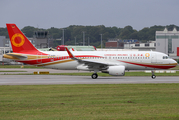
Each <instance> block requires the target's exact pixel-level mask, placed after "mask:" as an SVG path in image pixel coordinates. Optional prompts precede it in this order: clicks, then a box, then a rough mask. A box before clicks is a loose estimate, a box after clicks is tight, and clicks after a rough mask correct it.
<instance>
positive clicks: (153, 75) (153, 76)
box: [151, 70, 156, 79]
mask: <svg viewBox="0 0 179 120" xmlns="http://www.w3.org/2000/svg"><path fill="white" fill-rule="evenodd" d="M151 78H152V79H155V78H156V76H155V74H154V71H153V70H152V76H151Z"/></svg>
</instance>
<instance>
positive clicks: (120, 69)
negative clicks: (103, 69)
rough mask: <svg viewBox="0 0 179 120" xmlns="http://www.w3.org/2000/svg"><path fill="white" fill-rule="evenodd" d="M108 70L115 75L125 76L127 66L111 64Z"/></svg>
mask: <svg viewBox="0 0 179 120" xmlns="http://www.w3.org/2000/svg"><path fill="white" fill-rule="evenodd" d="M108 72H109V74H110V75H113V76H124V75H125V66H109V68H108Z"/></svg>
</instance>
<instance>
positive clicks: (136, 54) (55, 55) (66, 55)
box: [3, 24, 177, 79]
mask: <svg viewBox="0 0 179 120" xmlns="http://www.w3.org/2000/svg"><path fill="white" fill-rule="evenodd" d="M6 25H7V30H8V34H9V38H10V41H11V46H12V50H13V52H12V53H7V54H4V55H3V57H4V58H8V59H12V60H15V61H18V62H22V63H25V64H30V65H35V66H42V67H46V68H52V69H61V70H84V71H94V73H93V74H92V75H91V78H93V79H96V78H98V74H97V72H100V71H101V72H104V73H108V74H109V75H113V76H124V75H125V71H126V70H151V71H152V76H151V77H152V78H153V79H155V78H156V76H155V74H154V70H157V69H169V68H173V67H175V66H176V65H177V62H176V61H175V60H173V59H171V58H169V56H168V55H166V54H164V53H161V52H154V51H70V50H68V48H66V51H39V50H37V49H36V48H35V47H34V46H33V45H32V43H31V42H30V41H29V40H28V39H27V38H26V36H25V35H24V34H23V33H22V32H21V30H20V29H19V28H18V27H17V26H16V24H6Z"/></svg>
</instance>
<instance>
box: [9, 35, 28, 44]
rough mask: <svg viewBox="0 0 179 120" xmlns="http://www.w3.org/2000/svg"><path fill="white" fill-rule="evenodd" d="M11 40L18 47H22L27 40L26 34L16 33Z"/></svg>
mask: <svg viewBox="0 0 179 120" xmlns="http://www.w3.org/2000/svg"><path fill="white" fill-rule="evenodd" d="M11 40H12V44H13V45H14V46H16V47H21V46H22V45H23V44H24V42H25V38H24V36H23V35H22V34H20V33H16V34H14V35H13V36H12V38H11Z"/></svg>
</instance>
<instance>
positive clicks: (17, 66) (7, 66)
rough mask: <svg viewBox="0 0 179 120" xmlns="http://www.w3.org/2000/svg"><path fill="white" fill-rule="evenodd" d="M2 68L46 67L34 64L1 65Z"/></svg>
mask: <svg viewBox="0 0 179 120" xmlns="http://www.w3.org/2000/svg"><path fill="white" fill-rule="evenodd" d="M0 68H33V69H44V67H37V66H34V65H23V67H22V65H0Z"/></svg>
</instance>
